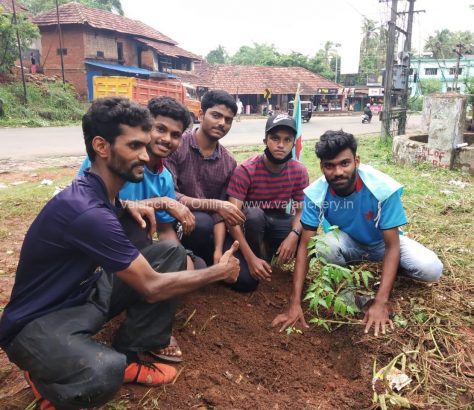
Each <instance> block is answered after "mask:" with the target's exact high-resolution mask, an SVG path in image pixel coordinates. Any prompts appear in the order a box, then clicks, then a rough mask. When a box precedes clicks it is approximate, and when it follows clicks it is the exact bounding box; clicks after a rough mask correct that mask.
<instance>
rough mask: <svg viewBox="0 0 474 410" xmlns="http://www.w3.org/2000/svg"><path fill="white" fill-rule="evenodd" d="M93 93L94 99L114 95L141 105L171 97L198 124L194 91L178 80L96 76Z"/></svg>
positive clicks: (198, 102)
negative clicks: (157, 98) (185, 108)
mask: <svg viewBox="0 0 474 410" xmlns="http://www.w3.org/2000/svg"><path fill="white" fill-rule="evenodd" d="M93 92H94V98H98V97H107V96H115V95H116V96H123V97H128V98H130V99H131V100H132V101H136V102H139V103H141V104H147V103H148V100H150V99H151V98H153V97H157V96H168V97H173V98H175V99H176V100H178V101H179V102H181V103H183V104H184V105H185V106H186V107H187V108H188V110H189V112H190V113H191V116H192V118H193V122H194V123H196V122H198V118H199V110H200V109H201V102H200V101H199V100H198V98H197V94H196V89H195V88H194V87H193V86H192V85H191V84H186V83H182V82H181V81H179V80H168V79H164V80H159V79H150V80H145V79H141V78H133V77H120V76H110V77H104V76H96V77H94V90H93Z"/></svg>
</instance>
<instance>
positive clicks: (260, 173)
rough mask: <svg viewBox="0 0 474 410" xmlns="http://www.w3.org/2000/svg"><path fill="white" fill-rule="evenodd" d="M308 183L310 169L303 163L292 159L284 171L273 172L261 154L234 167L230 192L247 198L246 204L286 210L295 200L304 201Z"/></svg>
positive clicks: (232, 194) (228, 189)
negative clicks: (304, 190)
mask: <svg viewBox="0 0 474 410" xmlns="http://www.w3.org/2000/svg"><path fill="white" fill-rule="evenodd" d="M308 183H309V178H308V171H306V168H305V166H304V165H303V164H302V163H301V162H298V161H295V160H294V159H290V160H289V161H288V162H287V163H286V164H285V166H284V168H283V169H282V170H281V171H280V172H278V173H273V172H271V171H270V170H269V169H268V168H267V167H266V166H265V162H264V161H263V155H262V154H258V155H255V156H253V157H251V158H249V159H247V160H246V161H244V162H243V163H242V164H240V165H239V166H238V167H237V168H236V169H235V170H234V172H233V174H232V177H231V179H230V182H229V186H228V188H227V194H228V195H229V196H231V197H234V198H237V199H239V200H241V201H243V202H244V206H246V207H257V208H262V209H278V210H281V211H285V210H286V208H287V206H288V205H289V204H290V203H291V200H293V201H294V202H301V201H303V199H304V193H303V189H304V188H306V187H307V186H308Z"/></svg>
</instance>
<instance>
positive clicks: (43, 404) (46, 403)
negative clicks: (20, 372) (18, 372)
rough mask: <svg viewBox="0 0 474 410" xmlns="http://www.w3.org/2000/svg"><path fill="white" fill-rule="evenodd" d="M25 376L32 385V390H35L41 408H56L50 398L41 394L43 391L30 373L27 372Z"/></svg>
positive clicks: (41, 409)
mask: <svg viewBox="0 0 474 410" xmlns="http://www.w3.org/2000/svg"><path fill="white" fill-rule="evenodd" d="M24 376H25V380H26V382H27V383H28V384H29V385H30V387H31V390H32V391H33V395H34V396H35V399H36V400H37V401H38V404H39V410H56V408H55V407H54V406H53V405H52V404H51V402H50V401H49V400H46V399H43V396H41V393H40V392H39V391H38V389H37V388H36V386H35V385H34V384H33V382H32V381H31V378H30V374H29V373H28V372H25V373H24Z"/></svg>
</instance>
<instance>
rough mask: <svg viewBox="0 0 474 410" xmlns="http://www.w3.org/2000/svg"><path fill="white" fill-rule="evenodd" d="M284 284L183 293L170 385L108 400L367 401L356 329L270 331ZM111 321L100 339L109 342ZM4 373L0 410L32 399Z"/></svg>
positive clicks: (271, 404) (284, 404) (297, 404)
mask: <svg viewBox="0 0 474 410" xmlns="http://www.w3.org/2000/svg"><path fill="white" fill-rule="evenodd" d="M290 284H291V277H290V276H289V275H288V274H287V273H281V272H279V273H276V274H274V279H273V281H272V282H271V283H270V284H263V285H262V286H261V287H260V288H259V290H257V291H256V292H254V293H252V294H238V293H236V292H233V291H231V290H229V289H228V288H226V287H224V286H221V285H214V286H210V287H208V288H206V289H203V290H201V291H199V292H196V293H193V294H191V295H188V296H186V297H185V298H183V299H182V301H181V308H180V310H179V312H178V315H177V320H176V325H175V332H174V334H175V336H176V338H177V340H178V342H179V344H180V346H181V348H182V350H183V354H184V357H185V361H184V362H183V365H182V366H180V368H179V369H178V370H179V371H180V374H179V377H178V379H177V381H176V383H175V384H173V385H170V386H167V387H166V388H162V389H152V390H150V391H149V389H148V388H145V387H140V386H132V385H127V386H124V387H123V388H122V389H121V391H120V393H119V394H118V395H117V397H116V402H117V403H121V405H123V406H124V407H123V408H132V409H136V408H146V407H147V406H150V405H151V404H153V405H157V406H158V407H154V408H164V409H171V408H173V409H185V408H191V407H192V408H202V409H205V408H217V409H247V408H249V407H252V408H255V409H289V408H296V409H335V408H337V409H354V408H365V407H369V406H370V404H371V388H370V381H371V363H372V360H371V359H370V358H369V357H367V354H366V353H364V352H363V351H362V350H361V348H359V347H358V346H357V345H356V344H355V341H357V340H358V339H360V337H361V333H360V329H358V330H357V332H356V331H355V330H351V329H348V328H343V329H340V330H337V331H335V332H334V333H332V334H328V333H326V332H325V331H323V330H321V329H319V328H318V329H310V330H308V331H306V332H305V333H304V334H303V335H300V334H297V333H294V334H291V335H289V336H288V335H287V334H286V333H278V332H277V331H276V330H275V329H272V328H271V327H270V326H269V324H270V322H271V321H272V319H273V318H274V317H275V315H276V314H277V313H279V312H280V310H281V309H282V308H283V307H284V306H285V305H286V297H287V295H288V290H289V288H290ZM117 325H118V321H117V320H116V321H114V322H113V323H110V324H109V325H108V326H107V328H106V329H104V331H103V332H102V333H101V335H100V338H101V339H103V340H105V341H110V339H111V335H112V334H113V333H114V330H115V329H116V327H117ZM0 357H1V362H0V364H2V365H3V366H2V367H3V368H4V369H8V371H6V372H5V373H4V374H3V376H4V377H3V380H1V385H2V387H1V389H0V397H2V403H3V404H2V405H0V408H3V409H20V408H21V409H23V408H25V405H27V404H28V403H29V402H31V400H32V399H33V396H32V394H31V393H30V391H29V390H28V389H27V386H26V383H25V382H24V381H23V379H22V377H20V372H19V371H18V370H17V369H16V368H12V367H11V365H8V361H7V360H6V358H5V356H4V354H3V353H2V356H0Z"/></svg>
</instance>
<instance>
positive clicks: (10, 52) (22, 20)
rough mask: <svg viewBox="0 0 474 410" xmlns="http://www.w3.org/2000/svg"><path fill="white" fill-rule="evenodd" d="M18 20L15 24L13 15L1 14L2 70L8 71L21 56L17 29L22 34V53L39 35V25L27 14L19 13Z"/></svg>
mask: <svg viewBox="0 0 474 410" xmlns="http://www.w3.org/2000/svg"><path fill="white" fill-rule="evenodd" d="M16 22H17V24H16V26H15V24H14V22H13V16H12V15H9V14H0V44H1V46H0V72H6V71H8V70H9V69H10V67H12V66H13V64H14V63H15V60H17V59H18V57H19V56H18V43H17V38H16V29H18V33H19V36H20V47H21V51H22V53H25V52H26V51H27V50H28V48H29V46H30V45H31V42H32V41H33V40H34V39H36V38H38V37H39V31H38V27H36V26H35V25H34V24H32V23H31V22H30V21H29V20H28V18H27V17H26V16H25V15H23V14H21V13H19V14H17V16H16Z"/></svg>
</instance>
